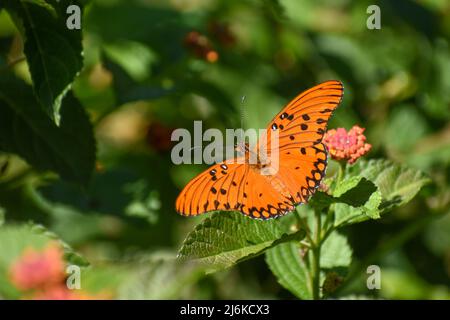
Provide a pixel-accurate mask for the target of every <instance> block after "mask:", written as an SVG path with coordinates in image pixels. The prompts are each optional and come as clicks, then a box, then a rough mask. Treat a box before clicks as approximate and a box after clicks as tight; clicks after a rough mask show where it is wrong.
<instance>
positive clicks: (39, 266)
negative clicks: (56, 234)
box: [9, 242, 107, 300]
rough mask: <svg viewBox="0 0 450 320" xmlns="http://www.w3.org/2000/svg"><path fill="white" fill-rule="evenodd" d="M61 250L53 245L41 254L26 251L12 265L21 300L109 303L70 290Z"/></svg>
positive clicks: (100, 297) (51, 243) (49, 245)
mask: <svg viewBox="0 0 450 320" xmlns="http://www.w3.org/2000/svg"><path fill="white" fill-rule="evenodd" d="M63 255H64V252H63V250H62V248H61V247H60V246H59V245H58V244H57V243H55V242H50V243H49V244H48V245H47V246H46V247H44V248H43V249H41V250H36V249H34V248H31V247H30V248H27V249H25V250H24V251H23V252H22V254H21V255H20V256H19V257H18V258H17V259H16V260H15V261H14V262H13V263H12V264H11V266H10V270H9V278H10V281H11V283H12V284H13V285H14V286H15V287H16V288H17V289H19V290H20V291H21V293H22V294H23V295H22V299H33V300H87V299H106V298H107V297H106V295H105V296H102V295H97V296H93V295H90V294H86V293H84V292H80V291H75V290H70V289H68V288H67V286H66V283H65V279H66V274H65V265H66V263H65V261H64V258H63Z"/></svg>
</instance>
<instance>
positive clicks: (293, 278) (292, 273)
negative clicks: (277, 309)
mask: <svg viewBox="0 0 450 320" xmlns="http://www.w3.org/2000/svg"><path fill="white" fill-rule="evenodd" d="M301 256H302V253H301V250H300V248H299V247H298V245H296V244H295V243H292V242H288V243H284V244H280V245H279V246H276V247H274V248H272V249H270V250H268V251H267V253H266V262H267V264H268V265H269V268H270V270H271V271H272V272H273V274H274V275H275V276H276V277H277V280H278V282H279V283H280V284H281V285H282V286H283V287H285V288H286V289H288V290H289V291H291V292H292V293H293V294H295V295H296V296H297V297H299V298H301V299H312V288H311V285H310V282H309V281H308V277H309V275H308V269H307V267H306V265H305V261H304V260H303V259H302V258H301Z"/></svg>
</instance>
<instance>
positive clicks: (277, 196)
mask: <svg viewBox="0 0 450 320" xmlns="http://www.w3.org/2000/svg"><path fill="white" fill-rule="evenodd" d="M242 160H243V159H240V160H239V161H233V162H231V161H225V162H223V163H219V164H216V165H213V166H211V167H210V168H209V169H208V170H206V171H204V172H202V173H201V174H199V175H198V176H197V177H195V178H194V179H192V180H191V181H190V182H189V183H188V184H187V185H186V186H185V187H184V189H183V190H182V191H181V193H180V195H179V196H178V198H177V200H176V205H175V207H176V210H177V212H179V213H180V214H182V215H185V216H196V215H199V214H203V213H206V212H209V211H215V210H223V211H240V212H242V213H243V214H245V215H247V216H250V217H252V218H256V219H267V218H272V217H275V216H279V215H282V214H284V213H286V212H289V211H291V210H293V209H294V207H293V206H292V204H291V201H290V199H289V195H288V194H287V193H286V190H287V189H286V187H284V186H283V182H282V181H281V180H279V179H278V178H276V177H267V176H263V175H261V174H259V172H258V171H257V170H255V169H254V168H253V167H251V166H250V165H248V164H245V163H242ZM283 192H284V194H283Z"/></svg>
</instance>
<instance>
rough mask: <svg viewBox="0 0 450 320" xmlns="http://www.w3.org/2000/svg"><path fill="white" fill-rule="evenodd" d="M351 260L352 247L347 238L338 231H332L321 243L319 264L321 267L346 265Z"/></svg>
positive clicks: (328, 267) (330, 267)
mask: <svg viewBox="0 0 450 320" xmlns="http://www.w3.org/2000/svg"><path fill="white" fill-rule="evenodd" d="M351 262H352V249H351V248H350V245H349V244H348V241H347V238H346V237H345V236H343V235H342V234H339V233H338V232H336V231H335V232H332V233H331V234H330V236H329V237H328V238H327V239H326V240H325V242H324V243H323V244H322V249H321V254H320V266H321V268H323V269H332V268H339V267H345V268H346V267H348V266H349V265H350V263H351Z"/></svg>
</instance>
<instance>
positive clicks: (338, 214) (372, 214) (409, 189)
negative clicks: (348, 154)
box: [334, 160, 430, 226]
mask: <svg viewBox="0 0 450 320" xmlns="http://www.w3.org/2000/svg"><path fill="white" fill-rule="evenodd" d="M359 177H364V178H365V179H368V180H370V181H372V182H373V183H374V184H375V185H376V187H377V190H376V191H375V192H373V193H372V194H371V195H370V197H369V199H368V200H367V201H366V202H365V203H364V204H363V205H362V206H360V207H357V208H355V207H351V206H349V205H348V204H345V202H344V203H339V204H336V205H335V222H334V224H335V226H343V225H344V224H351V223H357V222H362V221H365V220H367V219H370V218H371V219H377V218H379V217H380V214H382V213H385V212H387V211H388V210H391V209H392V208H394V207H398V206H401V205H404V204H406V203H407V202H409V201H410V200H411V199H412V198H413V197H414V196H415V195H416V194H417V192H419V190H420V189H421V188H422V186H424V185H425V184H427V183H428V182H429V181H430V180H429V178H427V177H426V176H425V174H423V173H422V172H421V171H419V170H415V169H411V168H408V167H407V166H405V165H400V164H396V163H394V162H392V161H389V160H370V161H364V160H360V161H358V162H357V163H356V164H355V165H353V166H348V167H347V169H346V173H345V179H344V181H345V180H347V181H356V180H358V179H360V178H359ZM355 198H356V196H355Z"/></svg>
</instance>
